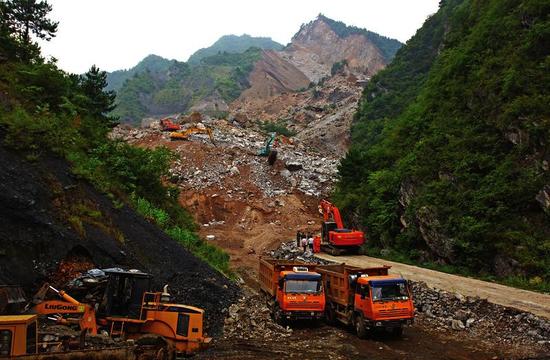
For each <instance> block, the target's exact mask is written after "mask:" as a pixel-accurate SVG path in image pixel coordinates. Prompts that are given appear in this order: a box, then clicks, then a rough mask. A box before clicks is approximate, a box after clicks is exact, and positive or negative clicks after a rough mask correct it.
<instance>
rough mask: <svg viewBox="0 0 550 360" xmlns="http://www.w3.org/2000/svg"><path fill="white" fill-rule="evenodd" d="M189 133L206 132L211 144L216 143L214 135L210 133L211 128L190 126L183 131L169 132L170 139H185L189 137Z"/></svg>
mask: <svg viewBox="0 0 550 360" xmlns="http://www.w3.org/2000/svg"><path fill="white" fill-rule="evenodd" d="M191 134H207V135H208V137H209V138H210V141H212V144H214V145H216V143H215V142H214V136H213V135H212V130H211V129H209V128H205V129H202V128H198V127H191V128H189V129H186V130H185V131H183V132H178V131H173V132H171V133H170V139H171V140H187V139H188V138H189V135H191Z"/></svg>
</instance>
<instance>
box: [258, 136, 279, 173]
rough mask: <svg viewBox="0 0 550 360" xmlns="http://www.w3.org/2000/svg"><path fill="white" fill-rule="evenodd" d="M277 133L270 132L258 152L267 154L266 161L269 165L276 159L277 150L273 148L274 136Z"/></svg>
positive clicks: (263, 154)
mask: <svg viewBox="0 0 550 360" xmlns="http://www.w3.org/2000/svg"><path fill="white" fill-rule="evenodd" d="M276 137H277V133H275V132H272V133H270V134H269V137H268V138H267V139H266V142H265V146H264V147H263V148H262V149H261V150H260V151H259V152H258V155H259V156H267V162H268V164H269V165H273V164H274V163H275V161H276V160H277V150H275V149H273V147H274V146H275V145H276V142H275V138H276Z"/></svg>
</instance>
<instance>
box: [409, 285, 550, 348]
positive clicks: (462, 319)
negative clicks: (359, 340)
mask: <svg viewBox="0 0 550 360" xmlns="http://www.w3.org/2000/svg"><path fill="white" fill-rule="evenodd" d="M412 292H413V297H414V303H415V307H416V310H417V315H418V317H419V318H420V319H421V320H422V321H423V322H426V323H428V324H430V325H431V326H433V327H437V328H439V329H442V330H443V329H446V330H454V331H465V332H471V333H473V334H474V335H479V336H480V337H482V338H492V339H495V340H496V341H499V342H502V343H513V344H518V343H521V344H529V343H537V344H539V345H543V346H548V347H549V348H550V321H548V320H546V319H543V318H540V317H538V316H535V315H533V314H531V313H526V312H522V311H520V310H516V309H512V308H507V307H504V306H500V305H496V304H492V303H490V302H488V301H487V300H486V299H480V298H478V297H470V296H463V295H461V294H458V293H451V292H448V291H444V290H440V289H432V288H430V287H428V286H427V285H426V284H425V283H423V282H412Z"/></svg>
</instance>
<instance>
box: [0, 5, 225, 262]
mask: <svg viewBox="0 0 550 360" xmlns="http://www.w3.org/2000/svg"><path fill="white" fill-rule="evenodd" d="M19 3H20V2H19V1H18V0H12V1H2V2H0V12H1V15H2V16H1V17H0V127H1V128H2V129H3V130H4V131H3V132H5V133H6V136H5V139H4V144H5V145H8V146H11V147H12V148H15V149H18V150H19V151H20V152H21V154H24V155H25V156H26V158H27V159H28V160H29V161H39V159H40V156H41V155H42V154H44V153H50V152H53V153H56V154H58V155H60V156H63V157H65V158H66V159H67V160H69V161H70V162H71V163H72V165H73V172H74V174H75V175H76V176H79V177H81V178H83V179H86V180H88V181H90V182H91V183H92V184H94V186H96V188H98V189H99V190H101V191H103V192H105V193H106V194H107V195H108V196H109V197H111V198H112V199H113V202H114V203H115V204H122V203H123V202H127V203H129V204H130V205H133V206H134V207H135V208H137V210H138V211H140V212H141V213H142V214H143V215H145V216H146V217H149V212H148V210H147V211H146V210H144V205H143V204H147V205H148V207H149V208H154V209H155V211H156V212H155V213H156V214H160V213H162V214H163V219H164V220H163V221H162V222H159V221H157V220H158V219H157V217H155V216H153V217H152V218H151V220H154V221H156V222H157V223H158V224H159V226H160V227H161V228H163V229H164V230H165V231H166V232H167V233H168V234H169V235H171V236H172V237H173V238H175V239H176V240H177V241H179V242H183V243H184V245H186V246H187V247H188V249H190V250H191V251H193V252H194V253H196V254H197V255H198V256H200V257H202V258H203V259H205V260H206V261H208V262H210V264H211V265H213V266H214V267H216V268H217V269H219V270H220V271H224V272H226V273H228V262H229V256H228V255H227V254H225V253H224V252H223V251H222V250H221V249H219V248H216V247H214V246H211V245H209V244H207V243H206V242H204V241H202V240H201V239H200V238H198V236H197V234H196V225H195V224H194V222H193V219H192V217H191V216H190V215H189V214H188V213H187V212H186V211H185V210H184V209H183V208H181V207H180V206H179V204H178V200H177V199H178V189H177V188H175V187H171V186H166V185H164V184H163V182H162V181H161V179H162V178H163V177H165V176H167V174H168V169H169V165H170V162H171V161H172V159H173V154H172V153H171V152H170V151H169V150H168V149H165V148H159V149H156V150H149V149H142V148H137V147H133V146H130V145H128V144H125V143H122V142H117V141H111V140H109V139H108V138H107V134H108V132H109V131H110V129H111V127H112V126H113V125H114V124H116V120H117V119H116V118H114V117H112V116H110V115H109V113H110V111H111V110H112V109H113V103H114V100H115V95H114V93H113V92H109V91H107V92H106V91H104V88H105V86H106V76H107V75H106V73H105V72H102V71H100V70H99V69H97V68H96V67H95V66H93V67H92V68H91V69H90V71H88V72H87V73H86V74H84V75H74V74H67V73H65V72H63V71H62V70H60V69H59V68H58V67H57V66H56V64H55V62H53V61H45V60H44V59H43V58H42V57H41V56H40V49H39V48H38V46H37V44H36V43H33V42H32V41H31V40H30V37H29V32H31V33H32V34H33V35H35V36H37V37H42V38H47V37H51V36H53V35H54V34H55V29H56V24H55V23H53V22H51V21H49V20H48V19H47V18H46V16H47V13H48V12H49V11H50V10H51V7H50V6H49V5H48V4H47V2H45V1H40V2H25V4H26V6H24V7H22V8H21V7H18V6H19V5H20V4H19ZM72 215H73V217H72V219H69V222H70V223H71V224H78V223H79V219H75V218H74V216H76V215H75V214H72ZM88 215H89V214H88ZM96 217H97V216H96ZM96 220H97V221H99V220H98V219H96ZM106 226H107V227H109V226H110V224H106Z"/></svg>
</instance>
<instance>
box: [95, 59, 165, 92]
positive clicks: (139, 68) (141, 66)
mask: <svg viewBox="0 0 550 360" xmlns="http://www.w3.org/2000/svg"><path fill="white" fill-rule="evenodd" d="M174 61H175V60H168V59H165V58H163V57H161V56H158V55H148V56H146V57H145V58H144V59H143V60H141V61H140V62H139V63H138V64H137V65H136V66H134V67H133V68H131V69H128V70H116V71H113V72H111V73H107V87H106V88H105V89H106V90H115V91H117V90H118V89H120V88H121V87H122V85H123V84H124V82H125V81H126V80H128V79H130V78H131V77H132V76H134V75H136V74H140V73H142V72H144V71H147V70H148V71H151V72H154V73H162V72H165V71H167V70H168V69H169V68H170V66H171V65H172V63H173V62H174Z"/></svg>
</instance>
